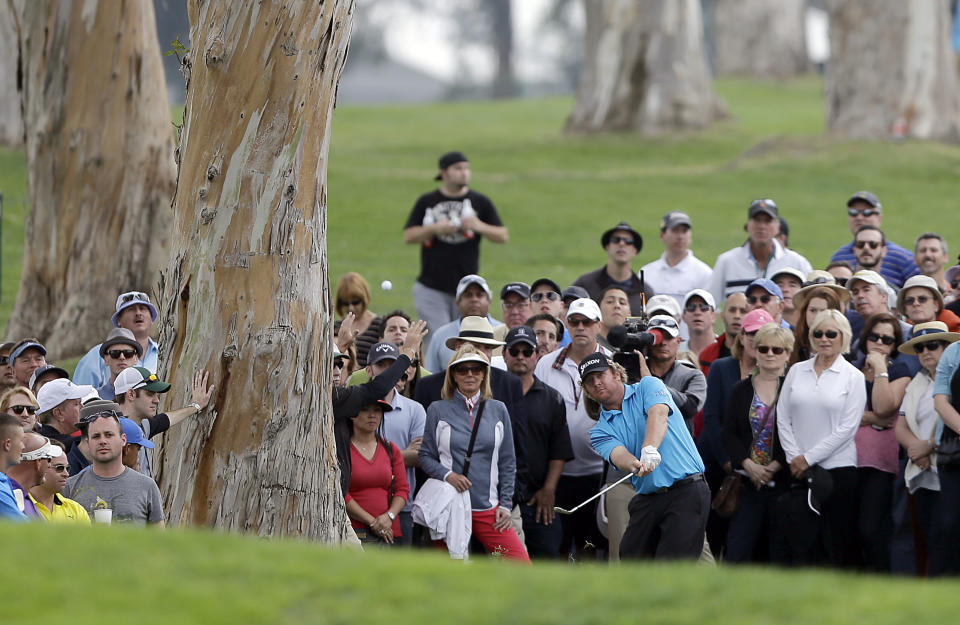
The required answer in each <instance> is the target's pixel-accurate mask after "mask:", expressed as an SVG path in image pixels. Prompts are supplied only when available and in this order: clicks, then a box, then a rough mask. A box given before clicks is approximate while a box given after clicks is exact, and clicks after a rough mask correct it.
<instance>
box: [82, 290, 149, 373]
mask: <svg viewBox="0 0 960 625" xmlns="http://www.w3.org/2000/svg"><path fill="white" fill-rule="evenodd" d="M156 320H157V307H156V306H154V305H153V302H151V301H150V296H149V295H147V294H146V293H143V292H141V291H130V292H128V293H122V294H120V296H119V297H118V298H117V306H116V312H114V313H113V317H112V318H111V321H113V325H114V326H115V327H117V328H126V329H127V330H130V331H131V332H132V333H133V337H134V339H135V340H136V341H137V343H138V344H139V345H140V355H139V357H138V358H139V361H140V363H139V364H140V365H141V366H143V367H144V368H145V369H148V370H150V372H151V373H156V371H157V358H158V357H159V355H160V348H159V346H158V345H157V343H156V342H155V341H154V340H153V339H152V338H150V331H151V330H152V329H153V324H154V322H156ZM102 346H103V344H102V343H101V344H99V345H94V346H93V347H91V348H90V351H88V352H87V353H86V354H85V355H84V356H83V358H81V359H80V362H78V363H77V368H76V370H75V371H74V372H73V381H74V382H76V383H77V384H89V385H90V386H92V387H93V388H100V387H101V386H103V383H104V382H106V381H107V380H109V379H110V369H109V367H107V364H106V363H105V362H104V360H103V354H101V353H100V348H101V347H102Z"/></svg>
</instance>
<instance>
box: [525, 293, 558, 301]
mask: <svg viewBox="0 0 960 625" xmlns="http://www.w3.org/2000/svg"><path fill="white" fill-rule="evenodd" d="M544 298H546V299H548V300H550V301H551V302H555V301H557V300H558V299H560V294H559V293H557V292H556V291H540V292H539V293H534V294H533V295H531V296H530V299H531V300H533V301H534V302H540V301H543V300H544Z"/></svg>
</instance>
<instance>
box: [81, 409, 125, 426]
mask: <svg viewBox="0 0 960 625" xmlns="http://www.w3.org/2000/svg"><path fill="white" fill-rule="evenodd" d="M122 416H123V413H122V412H117V411H116V410H103V411H101V412H95V413H93V414H88V415H87V416H85V417H80V423H84V424H87V425H89V424H91V423H93V422H94V421H96V420H97V419H100V418H101V417H102V418H104V419H109V418H111V417H112V418H114V419H120V417H122Z"/></svg>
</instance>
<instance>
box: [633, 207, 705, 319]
mask: <svg viewBox="0 0 960 625" xmlns="http://www.w3.org/2000/svg"><path fill="white" fill-rule="evenodd" d="M692 227H693V225H692V224H691V222H690V216H689V215H687V214H686V213H682V212H680V211H671V212H669V213H667V214H666V215H664V216H663V219H661V220H660V240H661V241H662V242H663V254H661V256H660V258H658V259H657V260H655V261H653V262H652V263H647V264H646V265H644V266H643V268H642V271H643V279H644V280H645V281H646V283H647V286H649V287H650V288H651V289H653V292H654V293H656V294H657V295H669V296H670V297H672V298H673V299H675V300H677V304H678V305H682V304H683V298H684V297H685V296H686V294H687V293H689V292H690V291H692V290H694V289H705V288H707V286H708V285H709V283H710V276H711V275H713V269H711V268H710V265H708V264H706V263H705V262H703V261H702V260H700V259H699V258H697V257H696V256H694V255H693V252H691V251H690V241H691V239H692V234H691V228H692Z"/></svg>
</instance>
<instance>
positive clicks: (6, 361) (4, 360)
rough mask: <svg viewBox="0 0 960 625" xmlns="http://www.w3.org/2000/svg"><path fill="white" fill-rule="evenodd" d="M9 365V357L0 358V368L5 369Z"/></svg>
mask: <svg viewBox="0 0 960 625" xmlns="http://www.w3.org/2000/svg"><path fill="white" fill-rule="evenodd" d="M9 364H10V356H0V367H5V366H7V365H9Z"/></svg>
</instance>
